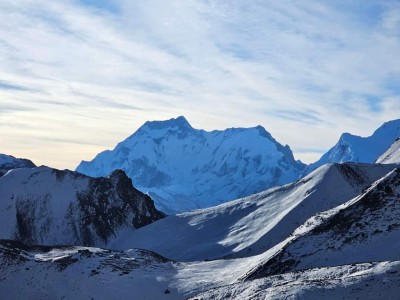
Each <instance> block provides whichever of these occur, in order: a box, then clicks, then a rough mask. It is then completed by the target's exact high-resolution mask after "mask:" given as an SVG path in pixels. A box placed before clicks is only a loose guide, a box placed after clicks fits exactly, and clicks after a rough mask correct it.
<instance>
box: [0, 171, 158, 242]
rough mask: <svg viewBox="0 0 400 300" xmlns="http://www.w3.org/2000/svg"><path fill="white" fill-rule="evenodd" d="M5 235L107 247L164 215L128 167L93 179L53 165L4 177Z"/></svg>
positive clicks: (0, 219)
mask: <svg viewBox="0 0 400 300" xmlns="http://www.w3.org/2000/svg"><path fill="white" fill-rule="evenodd" d="M0 199H1V201H0V238H4V239H16V240H19V241H22V242H24V243H27V244H44V245H60V244H61V245H65V244H71V245H86V246H93V245H96V246H105V245H107V244H108V243H109V242H110V241H111V239H113V238H115V236H117V235H118V233H122V232H129V231H133V230H135V228H139V227H141V226H144V225H146V224H149V223H152V222H154V221H156V220H158V219H160V218H161V217H162V215H161V214H160V212H158V211H157V210H156V209H155V207H154V204H153V202H152V200H151V199H150V197H148V196H146V195H144V194H142V193H141V192H139V191H138V190H136V189H135V188H134V187H133V186H132V182H131V180H130V179H129V178H128V177H126V175H125V173H124V172H123V171H118V170H117V171H114V172H113V173H111V174H110V175H109V176H108V177H107V178H91V177H88V176H85V175H83V174H80V173H77V172H72V171H67V170H65V171H60V170H56V169H51V168H48V167H38V168H32V169H15V170H11V171H9V172H8V173H7V174H6V175H4V176H2V177H0Z"/></svg>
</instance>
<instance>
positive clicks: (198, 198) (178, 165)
mask: <svg viewBox="0 0 400 300" xmlns="http://www.w3.org/2000/svg"><path fill="white" fill-rule="evenodd" d="M304 168H305V165H304V164H302V163H301V162H298V161H295V160H294V157H293V153H292V151H291V150H290V148H289V146H287V145H286V146H283V145H281V144H279V143H278V142H277V141H276V140H275V139H274V138H273V137H272V136H271V135H270V134H269V133H268V132H267V131H266V130H265V129H264V128H263V127H261V126H257V127H254V128H230V129H226V130H223V131H218V130H215V131H211V132H207V131H204V130H197V129H194V128H193V127H192V126H191V125H190V124H189V123H188V122H187V120H186V119H185V118H184V117H179V118H176V119H171V120H167V121H154V122H146V123H145V124H144V125H143V126H142V127H141V128H139V129H138V130H137V131H136V132H135V133H134V134H133V135H131V136H130V137H128V138H127V139H126V140H125V141H123V142H121V143H119V144H118V145H117V146H116V147H115V149H114V150H111V151H104V152H102V153H100V154H98V155H97V156H96V157H95V158H94V159H93V160H92V161H90V162H86V161H83V162H81V164H80V165H79V166H78V167H77V171H78V172H81V173H84V174H87V175H89V176H95V177H97V176H105V175H106V174H108V173H109V172H111V171H113V170H114V169H122V170H124V171H125V172H126V173H127V175H128V176H129V177H130V178H132V180H133V183H134V185H135V186H136V187H137V188H138V189H139V190H141V191H142V192H144V193H147V192H148V193H149V194H150V196H151V197H152V198H153V199H154V201H155V203H156V206H157V208H159V209H160V210H162V211H164V212H166V213H169V214H174V213H176V212H183V211H188V210H192V209H197V208H205V207H210V206H213V205H217V204H221V203H223V202H226V201H228V200H233V199H238V198H240V197H244V196H248V195H251V194H254V193H256V192H261V191H263V190H266V189H267V188H270V187H273V186H277V185H282V184H286V183H289V182H292V181H293V180H296V179H298V178H299V176H300V174H301V173H302V171H303V169H304ZM238 183H240V184H238Z"/></svg>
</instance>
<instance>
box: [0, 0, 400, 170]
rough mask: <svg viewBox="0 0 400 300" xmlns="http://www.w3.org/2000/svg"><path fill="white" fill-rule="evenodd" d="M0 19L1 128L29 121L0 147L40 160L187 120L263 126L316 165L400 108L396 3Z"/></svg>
mask: <svg viewBox="0 0 400 300" xmlns="http://www.w3.org/2000/svg"><path fill="white" fill-rule="evenodd" d="M0 19H1V20H2V22H1V23H0V111H1V112H2V113H1V118H2V119H1V122H0V126H3V125H2V124H25V127H24V126H22V127H21V126H14V127H12V128H11V127H7V130H0V139H1V140H2V141H6V143H5V144H2V148H1V149H0V151H2V152H9V153H10V154H15V155H18V156H29V157H30V158H32V159H34V160H36V161H39V163H47V164H50V165H55V166H59V167H65V166H68V167H70V168H73V167H74V166H75V165H76V164H77V163H78V161H79V160H80V159H88V158H90V157H91V156H93V155H94V154H95V153H96V152H97V151H99V147H98V145H108V146H107V147H108V148H111V147H113V145H115V144H116V143H117V142H118V141H120V140H122V139H123V138H125V137H126V136H128V135H129V134H131V133H132V132H133V131H134V130H135V129H136V128H138V127H139V126H140V125H141V123H143V122H144V121H146V120H149V119H164V118H170V117H173V116H177V115H185V116H187V118H188V119H189V121H191V122H192V123H193V125H194V126H195V127H198V128H204V129H214V128H224V127H232V126H253V125H256V124H261V125H264V126H265V127H266V128H267V130H268V131H270V132H271V133H272V134H273V135H274V136H275V137H276V138H277V139H278V140H279V141H281V142H282V143H288V144H290V145H291V146H292V148H293V149H294V150H295V151H296V149H298V156H299V157H303V158H306V159H307V160H310V159H311V158H310V157H313V158H315V157H316V156H317V155H318V153H316V151H309V152H307V151H303V150H301V149H326V148H328V147H329V146H331V145H333V144H334V142H335V141H336V139H337V138H338V137H339V135H340V133H341V132H342V131H350V132H354V133H357V134H360V135H367V134H370V133H371V132H372V131H373V130H374V129H375V127H377V126H379V125H380V123H382V122H384V121H386V120H388V119H393V118H397V117H399V115H400V107H399V106H400V104H399V103H400V90H399V89H398V88H396V87H397V85H398V83H399V82H398V81H396V80H398V79H397V78H400V64H399V63H397V61H398V60H399V55H398V53H400V5H399V4H398V1H391V0H387V1H362V0H356V1H339V0H338V1H329V2H327V1H311V2H310V1H304V2H302V1H300V2H293V1H288V0H283V1H250V2H249V1H243V0H234V1H213V0H211V1H200V0H189V1H182V0H180V1H177V0H171V1H164V0H148V1H130V0H100V1H92V0H65V1H50V0H37V1H32V0H21V1H17V2H15V1H11V0H5V1H1V3H0ZM11 104H12V105H14V106H15V108H21V109H20V110H18V109H14V110H12V109H11V106H10V105H11ZM30 124H32V128H31V127H30ZM4 126H5V125H4ZM0 128H1V127H0ZM3 128H5V127H3ZM43 136H45V137H46V139H45V140H44V139H43V138H41V137H43ZM27 138H29V140H30V143H31V148H30V149H32V150H29V151H28V150H27V149H26V148H22V147H21V144H20V143H18V140H24V139H27ZM52 139H53V140H52ZM72 139H73V140H74V141H80V140H81V141H82V147H81V148H79V147H78V146H77V145H76V144H74V146H73V147H72V146H71V147H70V146H66V145H64V146H63V148H62V149H63V151H64V154H63V157H65V159H63V160H62V164H63V165H60V164H59V158H58V157H57V156H59V154H57V153H56V152H54V151H52V150H51V149H56V148H57V147H60V145H61V144H60V140H72ZM87 140H90V143H89V144H91V145H93V146H91V145H84V144H85V141H87ZM69 147H70V148H69ZM77 147H78V148H79V149H81V151H77V149H78V148H77ZM83 147H85V149H84V150H83ZM57 149H58V148H57ZM53 152H54V153H55V154H52V153H53ZM300 152H301V153H300ZM317 152H318V151H317Z"/></svg>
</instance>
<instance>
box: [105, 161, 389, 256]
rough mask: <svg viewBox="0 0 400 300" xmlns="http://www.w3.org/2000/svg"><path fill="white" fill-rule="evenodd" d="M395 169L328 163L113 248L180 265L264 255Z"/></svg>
mask: <svg viewBox="0 0 400 300" xmlns="http://www.w3.org/2000/svg"><path fill="white" fill-rule="evenodd" d="M393 169H394V166H392V165H370V164H355V163H346V164H331V165H325V166H322V167H321V168H319V169H318V170H316V171H314V172H313V173H311V174H309V175H308V176H307V177H305V178H303V179H301V180H299V181H297V182H294V183H291V184H288V185H285V186H282V187H278V188H273V189H270V190H267V191H265V192H262V193H259V194H256V195H253V196H250V197H247V198H243V199H239V200H236V201H232V202H229V203H226V204H222V205H219V206H216V207H212V208H208V209H202V210H196V211H193V212H189V213H183V214H179V215H176V216H168V217H166V218H164V219H163V220H160V221H158V222H156V223H154V224H150V225H148V226H146V227H143V228H141V229H139V230H137V231H135V232H133V233H130V234H126V235H121V236H120V237H119V238H118V239H115V240H114V241H113V242H112V243H111V244H110V246H111V247H112V248H114V249H126V248H144V249H148V250H152V251H155V252H157V253H160V254H161V255H163V256H166V257H169V258H172V259H175V260H180V261H182V260H183V261H193V260H202V259H216V258H220V257H246V256H252V255H256V254H260V253H263V252H264V251H266V250H268V249H270V248H271V247H273V246H275V245H276V244H278V243H280V242H281V241H283V240H285V239H286V238H287V237H288V236H289V235H290V234H291V233H292V231H293V230H295V229H296V228H297V227H298V226H299V225H300V224H302V223H303V222H305V221H306V220H307V219H308V218H310V217H312V216H313V215H315V214H317V213H319V212H321V211H325V210H328V209H331V208H334V207H336V206H338V205H340V204H343V203H345V202H347V201H349V200H350V199H352V198H353V197H355V196H357V195H359V194H360V193H361V192H362V190H364V189H366V188H367V187H369V186H370V185H371V184H372V183H373V182H374V181H376V180H377V179H379V178H381V177H382V176H384V175H386V174H387V173H388V172H390V171H391V170H393Z"/></svg>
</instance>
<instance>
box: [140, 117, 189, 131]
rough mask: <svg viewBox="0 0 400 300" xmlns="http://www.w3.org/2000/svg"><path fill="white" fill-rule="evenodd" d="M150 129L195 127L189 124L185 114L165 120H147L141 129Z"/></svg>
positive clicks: (185, 128)
mask: <svg viewBox="0 0 400 300" xmlns="http://www.w3.org/2000/svg"><path fill="white" fill-rule="evenodd" d="M144 128H146V129H150V130H161V129H170V128H178V129H180V130H187V129H193V127H192V126H191V125H190V124H189V122H188V121H187V120H186V118H185V117H184V116H179V117H177V118H172V119H169V120H164V121H147V122H146V123H144V124H143V126H142V127H140V129H144Z"/></svg>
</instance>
